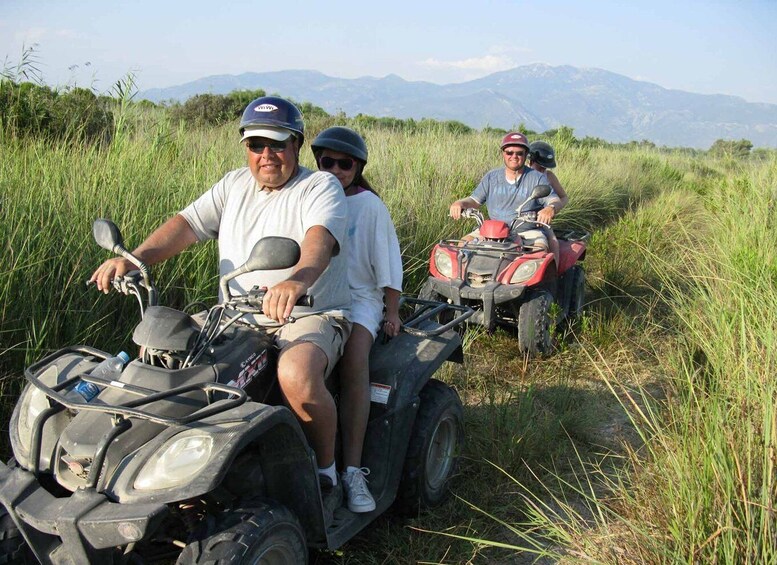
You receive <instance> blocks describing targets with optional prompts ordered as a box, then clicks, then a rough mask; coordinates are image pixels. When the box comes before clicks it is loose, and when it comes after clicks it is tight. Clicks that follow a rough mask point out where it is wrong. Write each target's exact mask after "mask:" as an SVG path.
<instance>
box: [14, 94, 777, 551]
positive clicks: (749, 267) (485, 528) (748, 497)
mask: <svg viewBox="0 0 777 565" xmlns="http://www.w3.org/2000/svg"><path fill="white" fill-rule="evenodd" d="M115 116H118V118H117V120H118V121H117V125H116V129H117V131H118V135H116V136H114V139H113V140H112V141H111V142H110V143H107V144H99V143H98V144H88V143H85V142H82V141H77V140H75V138H73V139H72V140H64V141H63V140H59V141H56V140H51V139H40V138H34V137H29V138H25V139H17V138H15V137H12V136H6V137H3V138H2V139H0V152H2V159H0V241H2V242H3V243H2V247H0V259H2V262H1V263H0V264H2V267H0V308H2V312H1V314H2V315H1V316H0V395H2V396H1V397H0V400H1V402H0V408H1V410H2V422H3V423H4V424H5V423H6V422H7V421H8V418H9V416H10V411H11V409H12V408H13V405H14V402H15V399H16V395H17V394H18V390H19V387H20V385H21V383H22V378H21V369H22V367H23V366H24V365H25V364H29V363H30V362H32V361H34V360H37V359H39V358H40V357H41V356H42V355H44V354H45V353H48V352H50V351H52V350H55V349H57V348H59V347H62V346H65V345H68V344H75V343H84V344H89V345H94V346H97V347H100V348H101V349H106V350H109V351H118V350H119V349H121V348H125V349H131V348H132V347H133V346H132V345H131V343H130V340H129V336H130V334H131V330H132V327H133V326H134V323H135V321H136V320H137V316H138V314H137V312H136V305H135V304H134V303H133V302H132V301H130V300H127V299H126V298H124V297H120V296H114V295H109V296H102V295H98V293H97V292H96V291H95V290H94V289H93V288H87V287H86V285H85V284H84V283H85V281H86V280H87V279H88V278H89V276H90V274H91V272H92V271H93V270H94V268H95V267H96V266H97V265H98V264H99V263H101V262H102V261H103V260H105V259H106V258H107V257H108V254H107V252H106V251H104V250H102V249H100V248H98V247H97V245H96V244H95V243H94V242H93V241H92V239H91V225H92V221H93V220H94V219H95V218H97V217H107V218H111V219H112V220H114V221H115V222H116V223H117V225H118V226H119V227H120V228H121V230H122V232H123V234H124V238H125V240H126V242H127V245H128V247H130V248H131V247H133V246H134V245H136V244H137V243H139V242H140V241H141V240H142V239H143V238H144V237H145V236H146V235H147V234H149V233H150V232H151V231H152V230H153V229H154V228H156V227H157V226H159V225H160V224H161V223H162V222H163V221H164V220H165V219H167V218H168V217H169V216H171V215H172V214H174V213H176V212H177V211H179V210H180V209H182V208H183V207H184V206H185V205H186V204H188V203H189V202H191V201H192V200H193V199H194V198H196V197H197V196H199V194H201V193H202V192H203V191H205V190H206V189H207V188H209V187H210V186H211V185H212V184H213V183H215V182H216V181H217V180H218V179H219V178H221V176H222V175H223V174H224V173H225V172H227V171H228V170H231V169H234V168H237V167H240V166H243V164H244V159H245V158H244V154H243V149H242V148H241V147H240V145H239V143H238V141H237V140H238V137H237V131H236V129H237V126H236V124H228V125H225V126H219V127H205V128H193V127H188V126H185V125H183V124H180V123H177V122H174V121H172V120H171V118H170V116H169V114H168V113H166V112H164V111H163V110H162V109H158V108H145V109H143V110H142V111H141V110H140V109H138V108H135V107H134V106H133V105H132V104H124V105H123V106H121V105H120V106H119V108H118V109H117V110H116V113H115ZM333 119H334V118H332V117H316V118H314V119H310V120H308V124H307V129H308V136H307V139H308V142H309V140H311V139H312V138H313V137H314V136H315V134H316V133H317V132H318V131H320V130H321V129H323V128H324V127H327V126H329V125H333ZM342 123H345V124H346V125H349V124H350V125H354V124H355V122H354V123H352V122H350V121H349V120H348V119H346V118H343V122H342ZM359 130H360V133H362V134H363V135H364V137H365V138H366V140H367V143H368V146H369V149H370V161H369V164H368V166H367V169H366V176H367V177H368V178H369V179H370V181H371V183H372V184H373V185H374V186H375V187H376V189H377V190H378V192H379V193H380V196H381V198H383V200H384V202H385V203H386V205H387V206H388V208H389V210H390V212H391V214H392V217H393V219H394V222H395V224H396V227H397V232H398V235H399V238H400V244H401V248H402V253H403V262H404V266H405V291H406V292H407V293H408V294H415V293H416V292H417V290H418V289H419V287H420V286H421V284H422V283H423V281H424V279H425V277H426V269H427V263H428V257H429V252H430V250H431V248H432V246H433V245H434V243H436V242H437V241H438V240H439V239H442V238H446V237H454V236H457V235H460V234H462V233H464V232H465V231H469V230H470V229H471V227H472V226H470V225H464V224H463V223H460V224H457V223H455V222H453V221H452V220H451V219H450V218H448V207H449V205H450V203H451V202H452V201H453V200H455V199H457V198H461V197H463V196H467V195H469V194H470V193H471V191H472V190H473V189H474V187H475V186H476V185H477V183H478V181H479V179H480V178H481V176H482V175H483V174H484V173H485V172H486V171H488V170H489V169H491V168H494V167H497V166H500V165H501V156H500V153H499V149H498V136H495V135H494V134H486V133H481V132H468V133H453V132H451V131H450V130H449V129H446V128H444V127H440V128H438V129H436V128H434V127H425V128H420V129H418V130H414V131H408V130H403V129H396V130H392V129H385V128H378V127H367V126H361V127H360V128H359ZM550 141H551V143H554V140H552V139H551V140H550ZM557 145H558V146H559V151H558V161H559V168H558V170H557V174H558V176H559V178H560V179H561V181H562V183H563V184H564V185H565V187H566V189H567V192H568V193H569V195H570V204H569V206H568V208H567V209H565V210H564V211H563V212H562V213H561V214H560V216H559V218H558V223H559V225H563V226H566V227H576V228H580V229H586V230H589V231H591V232H592V233H593V236H592V238H591V242H590V246H589V251H588V258H587V259H586V262H585V265H586V269H587V273H588V281H589V289H588V304H587V311H586V314H585V316H584V317H583V320H582V321H581V323H580V324H579V325H578V326H575V327H574V328H572V329H570V330H569V331H568V332H567V333H566V334H563V335H562V334H560V335H559V336H558V337H559V348H558V351H557V353H556V354H555V355H554V356H552V357H550V358H547V359H542V360H527V359H525V358H523V357H522V356H521V355H520V354H518V353H517V348H516V344H515V338H514V336H513V335H511V334H510V333H509V332H506V331H502V330H499V331H497V332H496V333H495V334H493V335H487V334H485V333H484V332H478V331H477V330H468V331H467V333H466V334H465V344H466V354H467V361H466V364H465V366H464V368H446V369H445V371H444V372H442V373H441V374H440V375H439V377H440V378H442V379H444V380H446V381H447V382H449V383H451V384H453V385H454V386H456V388H457V389H458V390H459V392H460V394H461V396H462V398H463V399H464V400H465V404H466V421H467V437H466V447H465V451H464V453H463V454H462V455H463V456H464V465H463V468H462V470H461V476H460V478H459V481H458V482H457V483H456V485H455V487H454V493H455V495H456V497H457V498H456V499H455V500H454V501H453V502H451V503H449V504H448V505H446V507H444V508H443V509H442V510H440V511H437V512H431V513H426V514H423V515H420V516H418V517H417V518H413V519H411V520H409V521H403V522H399V523H398V522H397V521H395V520H394V519H393V518H392V517H391V516H385V517H382V518H380V519H379V520H378V521H376V522H375V524H374V525H373V526H371V527H370V528H369V529H368V530H367V531H365V533H364V534H362V535H361V536H360V537H359V538H357V540H355V541H354V542H353V543H349V544H347V545H346V546H345V547H344V548H343V550H342V551H340V552H338V553H337V554H334V555H321V556H319V558H318V559H319V560H320V561H321V562H338V563H379V562H380V563H385V562H394V563H405V562H413V561H419V560H421V561H428V562H436V563H441V562H445V563H460V562H467V561H471V562H476V561H479V560H481V559H482V560H485V559H491V560H495V561H505V562H521V561H522V560H527V562H530V561H531V560H532V559H534V557H535V556H536V555H546V556H548V557H549V558H551V557H552V558H554V559H574V558H580V559H592V560H599V561H603V562H628V561H629V560H631V561H632V562H638V561H640V560H642V562H647V561H657V562H662V561H663V562H669V561H672V560H675V559H679V560H683V561H694V560H699V561H705V560H706V559H707V558H715V557H717V558H718V560H719V561H720V560H724V558H727V557H729V556H731V555H735V554H738V555H745V556H749V557H748V559H749V560H750V562H756V561H757V559H756V558H757V557H768V556H769V555H771V554H769V553H768V552H767V549H768V546H769V544H768V542H766V541H764V539H765V537H764V536H772V538H770V539H773V534H774V531H773V528H774V526H773V516H772V513H773V499H774V492H773V489H774V484H773V481H772V476H773V455H772V453H773V445H774V443H773V441H774V434H775V423H774V416H775V414H774V411H773V409H771V408H770V407H771V406H773V400H774V387H773V386H772V385H771V381H770V379H769V373H770V370H771V368H772V367H773V365H774V360H773V359H772V356H773V353H772V352H773V351H774V347H773V345H774V344H773V343H772V341H771V340H772V337H771V336H772V335H773V334H774V328H775V324H774V322H775V320H774V311H773V308H771V307H770V305H771V304H774V298H775V296H774V284H775V280H777V279H775V271H774V264H775V263H774V255H773V251H774V242H773V241H772V239H773V238H771V239H770V237H769V236H770V235H771V230H772V228H773V225H774V217H773V214H774V212H773V211H772V208H771V207H770V206H765V205H761V204H763V203H764V202H770V201H771V200H772V199H770V198H768V197H767V196H765V194H768V193H769V192H770V191H773V190H774V189H773V188H770V187H774V186H775V182H774V181H775V164H774V161H765V162H762V163H760V164H759V165H758V167H757V168H752V167H751V168H748V167H745V166H743V165H742V164H741V163H728V162H723V161H713V160H711V159H708V158H705V157H689V156H683V155H680V154H668V153H665V152H660V151H658V150H655V149H652V148H649V147H635V148H631V149H625V148H592V147H577V146H575V145H573V144H568V143H558V144H557ZM301 157H302V163H303V165H305V166H308V167H312V166H313V165H314V162H313V157H312V153H311V152H310V149H309V143H306V145H305V146H304V147H303V149H302V153H301ZM153 273H154V277H155V279H156V281H157V282H158V283H159V285H160V290H161V300H162V303H164V304H168V305H173V306H179V307H180V306H183V305H184V304H186V303H188V302H191V301H194V300H205V301H209V300H215V297H216V294H217V280H216V273H217V263H216V249H215V246H214V245H212V244H208V245H201V246H195V247H194V248H192V249H191V250H188V251H186V252H185V253H183V254H181V255H180V256H179V257H177V258H175V259H172V260H170V261H167V262H166V263H164V264H162V265H158V266H154V268H153ZM2 435H3V439H2V441H3V442H5V441H6V438H7V432H3V433H2ZM0 449H2V450H3V451H4V455H7V443H3V444H0ZM422 532H438V533H437V534H430V533H422ZM440 534H443V535H440ZM494 542H496V543H494ZM495 546H498V547H495ZM737 552H739V553H737ZM772 557H773V556H772Z"/></svg>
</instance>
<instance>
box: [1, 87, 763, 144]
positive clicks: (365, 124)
mask: <svg viewBox="0 0 777 565" xmlns="http://www.w3.org/2000/svg"><path fill="white" fill-rule="evenodd" d="M127 82H128V84H129V85H130V86H134V81H132V80H128V81H127ZM121 86H122V85H121V83H118V84H117V87H121ZM124 86H127V85H124ZM116 90H117V91H118V92H117V94H119V96H106V95H97V94H95V93H94V92H93V91H92V90H90V89H87V88H81V87H69V88H66V89H64V90H62V91H59V90H56V89H52V88H50V87H48V86H45V85H42V84H38V83H36V82H32V81H17V80H14V79H13V78H10V77H9V76H7V73H6V74H5V75H4V76H2V77H0V132H1V133H2V134H3V136H5V137H9V136H10V137H25V136H29V135H33V136H45V137H50V138H56V139H71V140H76V141H88V142H100V141H103V142H104V141H110V139H111V136H112V132H113V131H114V126H115V122H116V115H115V114H116V111H117V109H118V108H119V107H121V106H123V105H126V104H131V105H134V106H137V107H139V108H141V109H144V108H148V109H151V108H154V109H157V110H161V111H163V112H166V113H167V114H168V116H169V118H170V120H171V121H173V122H174V123H180V124H183V125H186V126H187V127H212V126H220V125H224V124H227V123H230V122H234V121H236V120H238V119H239V118H240V116H241V114H242V112H243V109H244V108H245V107H246V106H247V105H248V103H249V102H250V101H251V100H254V99H255V98H258V97H260V96H264V95H265V94H266V92H265V91H264V90H262V89H256V90H235V91H233V92H230V93H229V94H223V95H222V94H197V95H195V96H192V97H191V98H189V99H187V100H186V101H184V102H178V101H174V100H171V101H166V102H162V103H159V104H155V103H153V102H150V101H148V100H140V101H137V102H135V101H132V98H133V97H134V95H135V92H131V93H128V92H127V91H126V88H125V89H122V88H117V89H116ZM295 103H296V104H297V105H298V107H299V108H300V110H301V111H302V113H303V115H304V116H306V117H308V118H310V117H319V118H324V119H325V120H326V121H331V122H332V124H334V123H335V122H337V123H340V124H346V125H350V126H351V127H354V128H356V129H360V128H371V129H391V130H398V131H407V132H418V131H424V130H430V129H431V130H440V129H443V130H445V131H448V132H451V133H460V134H466V133H473V132H474V131H475V130H474V128H472V127H470V126H468V125H466V124H464V123H462V122H459V121H456V120H434V119H431V118H423V119H419V120H416V119H413V118H406V119H402V118H393V117H376V116H370V115H365V114H357V115H356V116H353V117H350V118H349V117H347V116H345V114H343V113H339V114H334V115H331V114H329V113H328V112H326V111H325V110H324V109H323V108H321V107H319V106H316V105H314V104H311V103H309V102H295ZM517 129H519V130H520V131H522V132H523V133H524V134H526V135H527V136H529V137H530V138H533V139H536V138H543V139H554V140H556V142H559V141H561V142H562V143H564V144H565V145H567V146H571V145H575V146H581V147H612V148H616V147H621V148H627V149H628V148H654V149H661V150H670V151H683V152H687V153H692V154H703V153H709V154H710V155H713V156H720V157H724V156H726V157H732V158H736V159H746V158H750V157H756V158H757V157H765V156H766V155H768V154H769V153H770V152H773V151H774V150H769V149H761V148H759V149H755V150H754V149H753V144H752V142H750V141H749V140H747V139H740V140H728V139H718V140H716V141H715V142H714V143H713V144H712V146H711V147H710V148H709V150H707V151H706V152H705V151H703V150H698V149H692V148H667V147H657V146H656V144H655V143H653V142H651V141H649V140H642V141H630V142H628V143H612V142H609V141H606V140H604V139H601V138H598V137H591V136H586V137H583V138H577V137H575V135H574V130H573V128H571V127H568V126H562V127H559V128H554V129H551V130H547V131H544V132H535V131H532V130H530V129H529V128H527V127H526V126H525V125H524V124H520V125H519V126H518V128H517ZM482 131H483V132H484V133H493V134H495V135H504V134H505V133H507V130H505V129H501V128H494V127H485V128H483V130H482Z"/></svg>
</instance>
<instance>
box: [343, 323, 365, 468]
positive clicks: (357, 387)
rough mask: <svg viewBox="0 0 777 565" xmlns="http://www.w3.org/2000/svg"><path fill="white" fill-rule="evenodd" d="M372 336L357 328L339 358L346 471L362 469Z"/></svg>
mask: <svg viewBox="0 0 777 565" xmlns="http://www.w3.org/2000/svg"><path fill="white" fill-rule="evenodd" d="M371 347H372V334H371V333H370V331H369V330H368V329H367V328H365V327H364V326H362V325H360V324H354V325H353V330H352V331H351V336H350V337H349V338H348V341H347V342H346V344H345V350H344V351H343V356H342V357H341V358H340V365H339V371H338V372H339V375H340V407H339V411H340V431H341V435H342V440H343V468H345V467H361V459H362V444H363V443H364V435H365V433H366V432H367V421H368V420H369V417H370V367H369V356H370V348H371Z"/></svg>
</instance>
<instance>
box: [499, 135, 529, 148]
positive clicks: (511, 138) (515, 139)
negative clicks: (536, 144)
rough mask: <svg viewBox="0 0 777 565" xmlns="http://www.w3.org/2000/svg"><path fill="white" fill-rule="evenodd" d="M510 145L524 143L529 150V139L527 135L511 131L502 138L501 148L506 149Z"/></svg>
mask: <svg viewBox="0 0 777 565" xmlns="http://www.w3.org/2000/svg"><path fill="white" fill-rule="evenodd" d="M508 145H523V146H524V147H525V148H526V151H528V150H529V140H528V139H526V136H525V135H523V134H522V133H519V132H517V131H511V132H510V133H508V134H507V135H506V136H504V137H503V138H502V147H501V148H502V149H504V148H505V147H507V146H508Z"/></svg>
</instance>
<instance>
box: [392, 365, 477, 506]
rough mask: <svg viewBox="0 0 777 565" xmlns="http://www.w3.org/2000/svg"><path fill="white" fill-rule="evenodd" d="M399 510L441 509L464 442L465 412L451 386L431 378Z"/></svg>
mask: <svg viewBox="0 0 777 565" xmlns="http://www.w3.org/2000/svg"><path fill="white" fill-rule="evenodd" d="M419 396H420V400H421V405H420V406H419V408H418V413H417V414H416V419H415V423H414V425H413V432H412V435H411V436H410V444H409V445H408V448H407V455H406V457H405V465H404V468H403V470H402V480H401V482H400V485H399V492H398V493H397V507H398V508H399V510H400V511H401V512H403V513H406V514H413V513H416V512H418V510H419V509H423V508H434V507H435V506H439V505H440V504H442V502H443V501H444V500H445V499H446V498H447V496H448V487H449V485H450V481H451V479H452V478H453V476H454V475H455V473H456V469H457V466H458V456H459V454H460V452H461V447H462V445H463V443H464V410H463V408H462V406H461V400H460V399H459V395H458V394H457V393H456V391H455V390H453V389H452V388H451V387H449V386H448V385H446V384H445V383H442V382H440V381H438V380H436V379H431V380H430V381H429V382H428V383H426V386H424V388H423V389H422V390H421V394H420V395H419Z"/></svg>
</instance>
